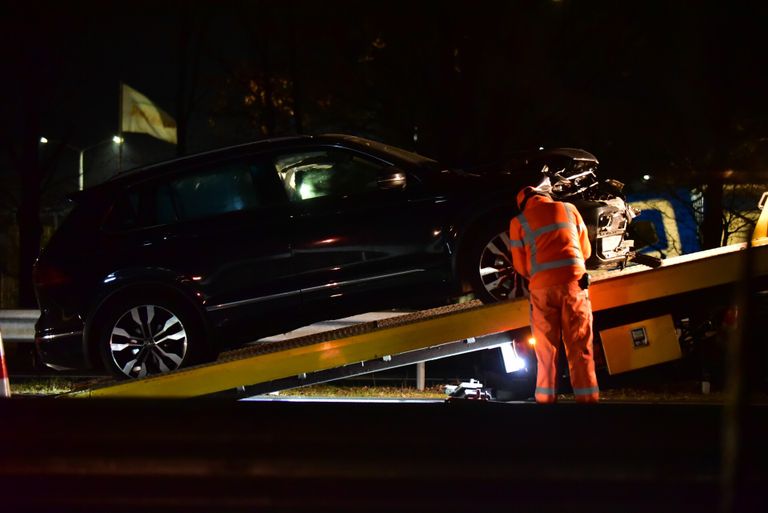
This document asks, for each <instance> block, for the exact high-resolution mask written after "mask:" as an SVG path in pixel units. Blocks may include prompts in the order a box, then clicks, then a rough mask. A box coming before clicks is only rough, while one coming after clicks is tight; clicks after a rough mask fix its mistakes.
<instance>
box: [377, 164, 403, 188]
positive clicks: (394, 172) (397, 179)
mask: <svg viewBox="0 0 768 513" xmlns="http://www.w3.org/2000/svg"><path fill="white" fill-rule="evenodd" d="M377 183H378V186H379V189H404V188H405V184H406V177H405V172H404V171H401V170H399V169H397V168H389V169H387V170H386V171H385V172H384V173H382V174H380V175H379V179H378V182H377Z"/></svg>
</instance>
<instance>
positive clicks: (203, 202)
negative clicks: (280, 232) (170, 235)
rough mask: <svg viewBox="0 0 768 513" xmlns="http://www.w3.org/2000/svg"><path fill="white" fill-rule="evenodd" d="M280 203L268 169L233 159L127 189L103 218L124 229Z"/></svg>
mask: <svg viewBox="0 0 768 513" xmlns="http://www.w3.org/2000/svg"><path fill="white" fill-rule="evenodd" d="M281 201H285V199H284V196H283V194H282V191H280V185H279V180H278V179H277V177H276V175H275V171H274V169H272V168H271V166H269V165H267V164H266V162H265V163H257V162H248V161H234V162H228V163H223V164H217V165H214V166H211V167H206V168H203V169H200V170H198V171H196V172H192V173H186V174H184V175H181V176H178V175H176V176H173V177H169V178H167V179H163V180H159V181H154V182H152V183H147V184H143V185H139V186H136V187H134V188H132V189H129V190H128V191H127V192H126V194H124V195H123V196H122V197H120V198H119V199H118V200H117V201H116V203H115V206H114V208H113V211H112V214H111V216H110V218H109V219H108V220H107V222H106V228H107V229H108V230H113V231H114V230H128V229H132V228H140V227H147V226H156V225H164V224H170V223H174V222H177V221H189V220H195V219H203V218H207V217H213V216H217V215H221V214H226V213H229V212H237V211H241V210H251V209H255V208H259V207H264V206H270V205H274V204H276V203H279V202H281Z"/></svg>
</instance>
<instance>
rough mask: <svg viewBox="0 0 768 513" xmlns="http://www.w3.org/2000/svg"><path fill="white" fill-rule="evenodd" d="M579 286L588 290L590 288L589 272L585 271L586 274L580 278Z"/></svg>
mask: <svg viewBox="0 0 768 513" xmlns="http://www.w3.org/2000/svg"><path fill="white" fill-rule="evenodd" d="M579 287H581V290H587V289H588V288H589V274H588V273H584V275H583V276H582V277H581V278H579Z"/></svg>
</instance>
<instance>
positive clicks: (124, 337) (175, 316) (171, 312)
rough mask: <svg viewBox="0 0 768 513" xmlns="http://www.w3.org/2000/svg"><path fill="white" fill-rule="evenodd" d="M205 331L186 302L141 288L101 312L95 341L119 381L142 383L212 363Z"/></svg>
mask: <svg viewBox="0 0 768 513" xmlns="http://www.w3.org/2000/svg"><path fill="white" fill-rule="evenodd" d="M203 326H204V325H203V322H202V319H201V318H200V315H199V314H198V313H197V312H196V311H195V309H194V308H193V307H192V306H191V305H190V304H189V303H188V302H187V301H186V300H184V299H183V298H180V297H177V296H176V295H175V294H171V293H168V292H164V291H158V290H152V289H149V290H148V289H142V290H135V291H130V292H127V293H121V294H120V295H119V296H117V297H114V298H111V299H110V300H108V302H107V303H105V304H104V305H103V306H102V308H100V309H99V312H98V313H97V318H96V319H95V321H94V327H95V328H94V337H93V339H92V340H93V341H94V343H95V344H96V350H97V351H98V353H99V356H100V358H101V361H102V362H103V364H104V367H105V369H107V370H108V371H109V372H110V373H111V374H113V375H114V376H115V377H116V378H118V379H134V378H142V377H145V376H150V375H155V374H162V373H165V372H169V371H173V370H176V369H178V368H181V367H187V366H189V365H194V364H197V363H202V362H204V361H206V360H212V359H213V354H212V351H210V349H209V347H208V343H207V341H206V336H205V330H204V328H203Z"/></svg>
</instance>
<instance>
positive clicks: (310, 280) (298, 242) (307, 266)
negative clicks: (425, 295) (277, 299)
mask: <svg viewBox="0 0 768 513" xmlns="http://www.w3.org/2000/svg"><path fill="white" fill-rule="evenodd" d="M273 162H274V166H275V168H276V171H277V173H278V176H279V177H280V178H281V180H282V182H283V184H284V186H285V188H286V191H287V194H288V197H289V198H290V202H291V205H292V210H293V214H292V215H293V230H292V238H293V250H294V252H293V266H294V271H295V273H296V276H297V278H298V279H300V281H301V290H302V294H301V295H302V309H303V310H305V311H306V313H307V315H308V317H309V318H308V320H313V319H319V318H323V317H324V318H326V319H328V318H333V317H336V316H339V315H344V314H347V313H350V312H359V311H366V310H370V309H375V308H378V307H380V306H384V305H385V304H386V303H391V302H392V299H391V298H386V297H385V296H386V294H388V293H390V291H393V290H397V289H400V288H401V287H402V286H403V285H405V284H409V283H416V282H417V281H418V278H419V277H421V275H423V274H424V273H425V270H426V269H425V266H424V265H423V264H424V262H419V261H418V260H419V255H420V254H421V250H422V247H423V245H424V244H428V243H429V241H428V240H427V239H429V237H432V234H433V231H432V230H423V229H422V228H424V226H423V225H424V220H423V219H420V218H419V216H416V217H415V218H412V219H407V218H409V215H408V212H411V213H415V210H418V209H419V208H421V207H420V206H419V204H418V202H411V201H409V198H411V197H412V193H411V192H410V191H408V190H407V188H406V183H407V173H406V172H405V171H402V170H399V169H396V168H395V167H394V166H392V164H390V163H387V162H384V161H382V160H381V159H378V158H375V157H372V156H370V155H366V154H363V153H360V152H357V151H355V150H350V149H346V148H338V147H329V148H323V147H317V148H305V149H303V150H301V151H300V152H297V151H293V152H286V153H280V154H276V155H275V156H274V158H273ZM393 223H396V224H397V226H394V225H393ZM422 232H424V233H423V234H422ZM417 233H418V234H420V235H415V234H417ZM382 235H383V240H386V241H387V243H386V244H387V245H388V246H390V247H388V248H383V247H382V245H381V244H377V242H376V241H377V239H378V238H380V237H381V236H382ZM421 235H424V237H421ZM417 239H418V240H417ZM393 252H394V253H396V254H397V257H396V258H393Z"/></svg>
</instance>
